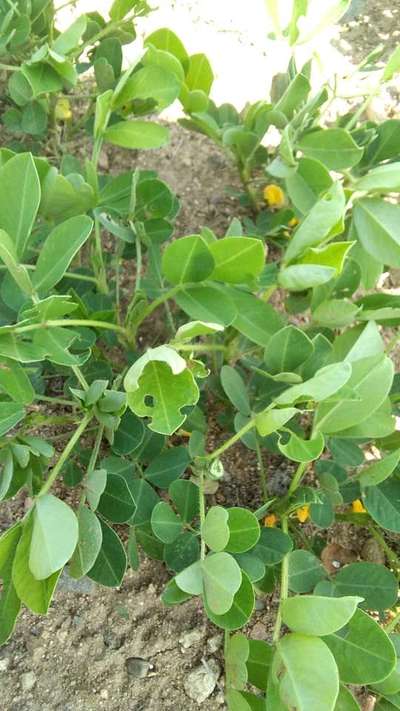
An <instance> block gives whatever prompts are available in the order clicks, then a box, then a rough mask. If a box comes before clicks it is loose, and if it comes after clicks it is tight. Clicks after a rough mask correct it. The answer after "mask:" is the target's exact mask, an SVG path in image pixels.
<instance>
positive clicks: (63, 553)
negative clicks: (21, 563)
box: [29, 494, 79, 580]
mask: <svg viewBox="0 0 400 711" xmlns="http://www.w3.org/2000/svg"><path fill="white" fill-rule="evenodd" d="M78 534H79V529H78V521H77V518H76V516H75V514H74V512H73V511H72V509H71V508H70V507H69V506H68V505H67V504H65V503H64V501H61V500H60V499H58V498H57V497H56V496H53V494H45V495H44V496H40V497H39V498H38V499H37V501H36V505H35V508H34V510H33V531H32V542H31V548H30V554H29V568H30V570H31V572H32V574H33V575H34V577H35V578H36V580H46V578H49V577H50V575H52V574H53V573H55V572H56V571H58V570H60V568H63V566H64V565H65V564H66V563H67V562H68V561H69V559H70V558H71V556H72V554H73V552H74V550H75V547H76V544H77V542H78Z"/></svg>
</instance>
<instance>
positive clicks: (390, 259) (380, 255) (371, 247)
mask: <svg viewBox="0 0 400 711" xmlns="http://www.w3.org/2000/svg"><path fill="white" fill-rule="evenodd" d="M353 216H354V225H355V228H356V231H357V236H358V239H359V241H360V243H361V245H362V246H363V248H364V249H365V251H366V252H367V253H368V254H369V255H371V257H373V258H374V259H375V260H377V261H378V262H380V263H383V264H387V265H388V266H390V267H400V236H399V231H398V224H399V218H400V207H399V205H393V204H392V203H389V202H385V201H384V200H379V198H363V199H362V200H357V202H356V203H355V205H354V210H353Z"/></svg>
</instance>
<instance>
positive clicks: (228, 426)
mask: <svg viewBox="0 0 400 711" xmlns="http://www.w3.org/2000/svg"><path fill="white" fill-rule="evenodd" d="M128 4H129V3H128ZM137 5H139V6H140V8H142V6H143V4H142V3H139V4H138V3H136V4H135V5H134V6H132V3H130V5H129V10H128V11H130V10H133V11H135V9H136V6H137ZM295 5H296V7H297V8H299V6H300V4H299V3H296V4H295ZM131 6H132V7H131ZM125 10H126V3H125V2H124V1H123V0H118V2H117V3H114V5H113V13H114V16H115V18H117V19H116V20H115V22H120V21H123V22H125V20H124V18H125V16H126V14H124V13H125ZM112 17H113V15H112ZM118 18H121V19H118ZM91 21H92V19H91V18H89V19H88V18H86V19H85V20H84V21H83V20H81V21H80V23H81V24H80V25H79V32H78V31H77V30H76V25H74V27H75V29H74V32H73V34H74V42H75V44H74V47H75V48H76V46H77V45H76V43H77V42H78V49H73V50H72V52H73V54H74V56H75V57H79V56H80V50H81V49H82V47H83V46H84V45H85V42H86V40H85V39H84V34H83V33H84V31H85V30H82V28H83V27H84V25H85V27H87V25H86V24H85V23H87V22H89V23H90V22H91ZM111 24H112V23H111ZM294 26H295V25H292V29H293V27H294ZM106 27H107V26H106ZM104 29H106V28H104ZM81 30H82V32H81ZM43 31H45V30H43ZM46 31H48V30H46ZM75 31H76V34H75ZM293 31H294V30H293ZM68 32H70V30H67V33H68ZM101 33H102V30H99V34H100V35H101V36H100V37H99V36H98V35H97V36H96V34H95V35H94V36H91V42H92V44H94V56H96V55H97V51H98V48H99V47H101V46H102V42H103V41H105V40H103V39H102V37H103V35H102V34H101ZM70 36H71V33H70V35H69V37H70ZM293 36H294V35H293ZM62 37H63V35H58V36H57V38H56V40H55V41H56V42H57V41H60V40H61V38H62ZM81 38H83V39H82V40H81ZM64 41H65V36H64ZM81 41H82V42H83V44H79V43H80V42H81ZM6 46H7V47H8V43H6ZM39 51H40V50H39ZM46 51H47V50H46ZM48 51H53V50H48ZM46 56H47V55H46ZM49 56H52V55H49ZM102 56H103V55H102ZM40 61H44V60H40ZM46 61H47V60H46ZM96 61H100V57H97V59H96V60H95V62H94V69H95V73H96V80H97V81H98V72H97V71H96ZM106 61H108V60H106ZM111 65H112V63H111ZM28 66H30V65H29V63H28ZM101 66H102V68H103V69H104V67H105V63H104V62H102V63H101ZM388 67H389V69H388ZM396 70H397V64H396V63H395V60H393V59H392V60H390V61H389V64H388V65H387V66H386V69H385V70H384V74H386V78H388V76H389V73H390V72H391V71H393V72H394V71H396ZM18 71H19V72H22V75H23V76H25V78H26V73H25V69H24V68H21V69H20V70H18ZM104 71H107V72H108V71H109V70H108V69H107V70H104ZM307 72H308V69H307V68H306V69H303V70H302V71H301V72H297V70H296V69H295V67H294V65H293V64H292V66H291V68H290V70H289V72H288V75H287V76H286V77H284V78H283V79H282V77H281V78H280V80H279V83H280V86H282V82H283V85H284V89H283V93H281V95H280V97H279V98H278V99H277V103H275V104H274V105H273V106H272V107H271V106H270V107H269V108H268V106H269V105H268V106H266V105H265V102H260V104H259V105H257V106H255V107H250V109H248V111H247V113H246V116H245V118H244V124H242V123H239V118H238V126H237V128H232V126H231V125H229V127H228V128H223V127H224V126H226V125H227V124H229V122H230V121H231V119H232V116H233V109H232V107H231V108H228V107H225V108H224V109H223V107H220V109H218V117H219V118H218V117H217V116H216V113H215V107H214V105H213V103H212V101H211V100H210V98H209V91H210V89H211V84H212V78H213V74H212V70H211V67H210V65H209V63H208V61H207V59H206V58H205V56H204V55H200V54H198V55H192V56H189V55H188V54H187V52H186V50H185V48H184V46H183V44H182V42H181V41H180V40H179V38H178V37H176V35H174V34H173V33H172V32H171V31H170V30H167V29H161V30H158V31H157V32H155V33H153V34H152V35H150V36H149V37H148V38H147V40H146V42H145V48H144V51H143V53H142V55H141V56H140V57H139V58H138V60H137V62H136V63H134V64H132V66H130V67H129V68H128V69H127V70H125V71H123V72H121V71H120V72H115V73H114V74H113V78H112V81H111V73H110V84H109V85H108V84H107V86H104V85H101V84H99V82H98V90H97V91H96V96H95V100H94V101H93V102H90V103H89V105H90V109H89V112H88V114H87V116H86V118H85V121H86V130H89V129H90V130H91V144H92V147H91V150H90V151H88V153H87V156H86V160H85V161H84V162H81V161H79V160H78V159H77V158H76V157H75V156H72V155H70V154H68V153H66V154H64V155H62V158H61V160H60V162H59V164H55V163H56V161H54V160H53V161H50V160H49V159H48V158H46V157H45V156H44V155H39V156H38V155H35V154H32V153H31V152H27V151H24V152H14V151H13V150H12V149H11V148H10V147H2V148H1V149H0V229H1V232H0V467H1V469H0V499H1V500H3V501H7V500H10V499H13V498H14V497H16V496H18V495H19V493H20V492H21V491H24V492H25V495H27V496H28V497H29V500H30V505H29V507H28V510H27V511H26V513H25V514H23V515H21V516H20V518H19V520H18V521H17V523H15V524H14V525H13V526H11V527H10V528H9V529H8V530H6V531H5V532H4V533H3V535H2V536H1V537H0V577H1V580H2V592H1V595H0V641H1V643H5V642H6V641H7V639H8V638H9V636H10V635H11V634H12V631H13V629H14V625H15V623H16V620H17V618H18V614H19V612H20V609H21V607H22V606H24V607H26V608H28V609H29V610H31V611H32V612H34V613H37V614H46V613H47V611H48V609H49V606H50V604H51V600H52V597H53V594H54V591H55V590H56V587H57V582H58V579H59V577H60V574H61V572H62V571H63V569H64V568H66V570H67V572H68V574H69V575H70V576H72V577H73V578H81V577H83V576H85V575H87V576H88V577H89V578H91V579H92V580H94V581H95V582H97V583H99V584H100V585H103V586H106V587H118V586H120V585H121V584H122V582H123V579H124V575H125V573H126V570H127V567H128V566H130V567H131V568H133V569H134V570H140V560H141V558H142V556H143V555H145V556H149V557H150V558H154V559H155V560H158V561H163V563H164V564H165V566H166V567H167V569H168V570H169V572H170V574H171V578H170V581H169V582H168V584H167V585H166V587H165V589H164V592H163V595H162V598H163V601H164V603H165V604H166V605H177V604H182V603H185V602H186V601H187V600H189V599H191V598H192V597H198V598H200V599H201V600H202V603H203V606H204V612H205V615H206V616H207V617H208V618H209V620H210V621H211V622H212V623H213V624H214V625H216V626H217V627H218V628H221V629H222V630H224V632H225V647H224V654H225V672H226V683H225V689H226V701H227V704H228V708H229V709H230V711H263V710H267V711H310V709H318V710H320V711H334V710H335V711H356V709H359V708H360V706H359V704H358V701H357V699H356V696H355V695H354V693H353V692H354V687H357V686H358V687H368V690H369V692H370V693H371V694H373V695H375V696H376V699H377V704H376V706H375V709H376V711H391V710H392V709H393V710H394V709H396V708H399V706H400V674H399V671H398V655H399V653H400V637H399V634H398V633H397V625H398V622H399V612H398V608H397V600H398V580H399V575H400V560H399V557H398V555H397V551H396V546H395V545H394V544H393V543H392V537H393V536H392V534H396V533H399V532H400V480H399V472H400V469H399V460H400V437H399V433H398V429H396V415H397V416H398V415H399V401H400V397H399V377H398V374H396V373H395V364H394V362H393V360H392V358H391V354H392V352H393V349H394V347H395V346H396V343H397V341H398V334H397V331H396V328H397V326H398V325H399V323H400V297H399V296H397V295H394V294H391V293H385V292H384V291H379V290H378V288H377V282H378V280H379V279H380V278H381V277H382V274H383V272H384V270H386V271H387V270H389V269H390V268H398V267H399V266H400V243H399V239H398V228H397V225H398V223H399V219H400V207H399V205H398V204H397V201H396V199H394V198H396V197H397V194H398V192H399V191H400V163H399V162H398V159H399V155H400V131H399V125H400V122H399V121H397V120H390V121H386V122H384V123H382V124H380V125H377V124H372V123H371V122H365V121H364V120H363V114H362V112H361V113H360V112H359V115H354V116H353V118H352V119H350V122H352V123H351V125H350V126H349V123H348V121H349V118H348V117H346V119H345V122H344V123H345V126H346V125H347V128H346V127H345V126H344V125H343V120H342V119H341V118H339V119H338V120H337V125H335V126H329V127H327V126H326V125H325V124H324V123H323V122H321V123H319V121H320V112H319V109H320V107H321V106H322V104H323V101H325V100H327V99H328V98H329V90H328V89H327V88H326V87H325V88H323V89H322V90H321V92H320V93H319V94H318V95H317V97H314V98H311V99H309V98H308V95H309V91H310V87H309V83H308V80H307ZM28 73H29V72H28ZM12 76H15V75H14V74H13V75H12ZM299 92H300V93H299ZM42 93H43V94H44V97H43V101H44V102H47V101H49V102H50V103H51V94H52V91H51V90H43V92H42ZM177 98H179V99H180V101H181V102H182V104H183V106H184V108H185V111H187V112H188V113H190V115H191V119H190V121H191V122H192V124H193V125H196V127H197V128H199V127H200V128H201V129H202V130H203V129H204V128H205V126H207V127H208V128H209V126H210V125H211V123H212V122H211V119H209V118H205V117H209V116H212V117H213V118H212V121H214V122H215V125H216V126H219V127H220V128H221V131H223V134H224V138H223V142H224V143H225V144H226V145H229V146H230V147H234V150H235V155H236V156H241V157H240V161H241V160H242V157H243V158H245V162H243V161H242V163H240V165H241V169H242V168H244V169H245V171H247V170H248V168H250V167H251V168H252V167H253V166H254V163H253V159H255V157H256V156H257V160H258V158H260V160H261V163H260V164H261V165H264V164H265V161H266V153H267V151H266V149H265V148H263V147H262V146H261V139H262V136H263V135H264V133H265V127H266V126H267V125H270V124H271V122H272V123H274V122H275V124H274V125H277V124H278V127H279V128H280V129H281V130H282V140H281V143H280V146H279V147H278V149H277V151H276V154H275V155H274V157H273V159H272V161H271V160H269V159H268V160H267V162H266V169H267V171H268V174H269V175H271V174H272V175H273V176H274V179H276V180H277V181H278V183H277V184H273V185H269V186H268V185H267V188H268V189H267V190H266V195H267V196H269V197H270V200H271V202H273V201H275V203H277V202H279V201H283V203H284V204H283V205H282V206H280V205H276V204H275V205H274V207H275V210H269V211H264V212H263V211H262V212H261V213H258V211H257V214H255V215H254V214H253V215H252V217H250V216H249V217H248V218H247V219H245V220H243V221H242V222H241V221H239V220H238V219H236V218H234V219H233V220H232V222H231V223H230V225H229V227H228V229H227V232H226V234H225V235H224V236H222V237H220V236H216V235H215V234H214V232H213V231H212V230H210V229H209V228H203V229H202V230H201V231H200V232H199V233H198V234H194V235H188V236H179V237H177V238H176V235H175V234H174V220H175V217H176V215H177V213H178V211H179V202H178V200H177V198H176V196H175V195H174V194H173V192H172V190H171V189H170V188H169V187H168V185H167V184H166V183H165V182H163V181H162V180H160V179H159V178H158V177H157V175H156V174H155V173H153V172H150V171H143V170H140V169H137V168H133V169H132V170H130V171H127V172H125V173H121V174H119V175H109V174H103V173H102V172H101V170H100V169H99V158H100V156H101V151H102V149H103V145H104V143H110V144H113V145H115V146H118V147H122V148H126V149H137V150H141V149H157V148H159V147H160V146H162V145H163V144H165V143H167V142H168V129H167V128H166V127H165V126H164V125H162V124H160V123H157V122H156V121H154V120H148V119H147V118H143V116H144V115H146V114H150V113H152V114H154V113H156V112H157V111H159V110H161V109H163V108H165V107H166V106H168V105H169V104H170V103H172V102H173V101H174V100H175V99H177ZM30 100H31V99H30ZM35 100H36V99H35ZM222 109H223V110H222ZM271 114H272V116H271ZM132 115H133V117H132ZM138 115H139V116H140V118H138ZM235 116H236V115H235ZM235 120H236V119H235ZM241 120H242V119H241V118H240V121H241ZM202 122H203V123H202ZM221 122H222V124H221ZM246 122H247V124H246ZM276 122H277V123H276ZM346 122H347V124H346ZM6 123H7V122H6ZM245 124H246V125H245ZM8 127H9V123H8ZM257 127H258V128H257ZM208 128H207V130H206V131H205V132H206V133H207V132H209V131H208ZM18 130H19V129H18ZM218 130H219V129H218ZM257 131H258V133H257ZM226 132H228V134H229V141H228V138H227V137H226V136H225V133H226ZM249 134H251V136H250V137H249ZM261 134H262V135H261ZM218 135H219V136H220V135H222V134H220V133H219V134H218ZM254 136H255V138H254ZM251 146H252V148H251V150H250V148H249V147H251ZM248 148H249V150H250V154H248V153H247V151H248ZM60 149H62V145H61V147H60ZM236 151H238V153H236ZM250 157H251V160H250V162H249V161H248V159H249V158H250ZM240 161H239V162H240ZM249 175H250V174H248V173H247V172H246V173H245V175H244V178H245V180H246V181H248V180H249V179H250V178H249ZM264 187H265V179H264ZM271 242H272V243H273V245H274V247H276V246H278V247H279V249H271V246H270V243H271ZM269 252H270V253H271V252H272V253H273V255H274V256H273V258H271V257H270V256H269ZM272 297H273V298H272ZM277 297H279V298H277ZM158 314H161V323H160V322H159V321H157V319H156V316H157V315H158ZM299 314H300V316H299ZM150 328H151V339H150V337H149V335H148V333H149V329H150ZM146 329H147V330H146ZM139 336H141V337H140V338H139ZM148 342H150V344H151V345H149V347H145V348H143V346H142V345H141V344H142V343H148ZM216 403H217V405H218V410H219V413H220V418H219V421H220V423H221V426H223V428H224V432H223V433H222V435H221V437H220V442H219V444H218V445H217V446H216V448H214V449H213V450H211V448H210V446H209V441H210V440H209V436H208V435H209V431H210V420H211V418H210V413H211V412H214V411H215V406H216ZM54 427H57V434H51V433H52V432H53V431H55V430H54ZM49 432H50V434H49ZM238 442H240V443H242V445H243V446H244V448H247V449H249V450H251V451H252V452H254V456H255V457H256V459H257V462H258V473H259V492H258V494H257V499H258V501H259V506H258V507H257V508H253V509H250V508H249V507H248V506H245V505H243V506H232V507H229V506H227V507H225V506H221V505H217V504H216V503H215V499H213V498H212V497H213V496H214V495H215V493H216V492H217V491H218V489H219V488H220V487H222V486H223V483H224V455H225V453H226V452H227V451H228V450H229V449H230V448H231V447H233V446H234V445H236V444H237V443H238ZM210 450H211V451H210ZM277 462H285V466H286V467H287V469H288V471H289V472H290V471H292V474H291V475H290V476H289V480H288V482H287V486H284V487H283V488H282V487H281V490H280V491H277V489H276V487H273V486H272V484H273V475H274V469H275V468H276V467H277ZM67 501H68V503H67ZM341 523H342V524H343V525H349V524H350V525H353V526H360V527H363V528H366V529H368V531H369V532H370V534H371V536H372V537H374V538H375V539H376V541H377V542H378V544H379V546H380V547H381V548H382V551H383V553H384V556H385V559H386V565H381V564H378V563H372V562H365V561H364V562H360V561H358V562H352V563H349V564H348V565H345V566H344V567H343V568H341V569H340V570H338V572H336V573H333V572H329V571H328V570H327V568H326V567H324V566H323V565H322V563H321V560H320V556H319V554H320V547H318V546H319V542H320V540H321V538H325V539H326V538H327V537H328V535H329V531H330V530H331V527H332V526H333V525H340V524H341ZM305 524H307V525H305ZM116 527H117V528H116ZM138 574H140V572H139V573H138ZM272 594H275V597H276V607H275V627H274V632H273V635H272V636H271V638H270V639H269V640H265V641H260V640H253V639H249V638H248V637H247V636H246V634H245V633H243V632H241V631H239V630H241V629H242V628H244V627H245V626H246V624H247V623H248V622H249V621H250V620H251V617H252V614H253V611H254V607H255V600H256V597H257V596H264V595H272Z"/></svg>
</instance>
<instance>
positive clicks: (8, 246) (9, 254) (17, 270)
mask: <svg viewBox="0 0 400 711" xmlns="http://www.w3.org/2000/svg"><path fill="white" fill-rule="evenodd" d="M0 259H1V260H2V261H3V262H4V264H5V265H6V267H7V269H8V271H9V272H10V274H11V276H12V278H13V279H14V281H15V282H16V283H17V284H18V286H19V288H20V289H21V291H24V292H25V294H28V295H31V294H32V291H33V287H32V282H31V280H30V277H29V274H28V271H27V269H26V268H25V267H24V266H23V265H22V264H20V263H19V261H18V257H17V252H16V248H15V244H14V242H13V240H12V239H11V237H10V236H9V235H8V234H7V232H4V230H1V229H0Z"/></svg>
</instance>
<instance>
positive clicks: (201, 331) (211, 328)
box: [174, 321, 224, 343]
mask: <svg viewBox="0 0 400 711" xmlns="http://www.w3.org/2000/svg"><path fill="white" fill-rule="evenodd" d="M223 330H224V327H223V326H221V325H220V324H219V323H206V322H205V321H189V323H185V324H184V325H183V326H180V327H179V328H178V330H177V332H176V335H175V339H174V340H175V341H176V342H177V343H183V342H184V341H192V340H193V339H194V338H197V337H198V336H208V335H210V334H212V333H219V332H221V331H223Z"/></svg>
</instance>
